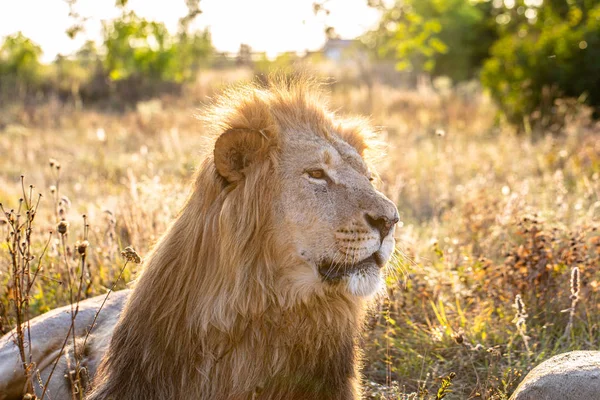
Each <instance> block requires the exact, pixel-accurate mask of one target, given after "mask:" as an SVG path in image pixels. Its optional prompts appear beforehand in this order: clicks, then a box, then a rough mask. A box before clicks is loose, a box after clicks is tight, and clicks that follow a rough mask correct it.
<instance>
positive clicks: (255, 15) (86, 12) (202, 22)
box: [0, 0, 379, 61]
mask: <svg viewBox="0 0 600 400" xmlns="http://www.w3.org/2000/svg"><path fill="white" fill-rule="evenodd" d="M313 1H314V0H201V1H200V9H201V10H202V14H200V15H199V16H198V17H197V19H196V21H195V24H194V27H199V28H203V27H208V28H209V29H210V31H211V33H212V38H213V44H214V46H215V47H216V48H217V49H218V50H221V51H230V52H236V51H237V50H238V49H239V46H240V44H241V43H247V44H249V45H250V46H251V47H252V49H253V50H255V51H266V52H267V53H268V54H269V56H274V55H276V54H277V53H281V52H284V51H300V52H301V51H304V50H315V49H318V48H320V47H321V46H322V45H323V43H324V41H325V37H324V27H325V24H327V25H330V26H333V27H334V28H335V30H336V31H337V33H338V34H340V35H341V37H342V38H348V39H350V38H354V37H356V36H358V35H360V34H362V33H363V32H365V31H366V30H367V29H370V28H373V27H374V26H375V24H376V22H377V20H378V16H379V15H378V12H377V11H376V10H374V9H371V8H369V7H368V6H367V0H329V1H328V2H327V8H328V9H329V10H331V14H330V15H329V16H325V15H320V16H318V17H316V16H315V15H314V14H313V8H312V3H313ZM114 4H115V1H114V0H78V1H77V6H76V7H77V8H76V10H77V11H78V12H79V13H80V14H81V15H83V16H85V17H89V20H88V21H87V22H86V24H85V28H86V30H85V32H83V33H80V34H79V35H78V36H77V37H76V38H75V40H71V39H69V38H68V37H67V35H66V34H65V30H66V28H68V27H69V26H71V25H72V20H71V19H70V18H69V16H68V14H69V9H68V6H67V4H66V3H65V2H64V1H63V0H0V37H4V36H6V35H9V34H12V33H15V32H18V31H22V32H23V34H24V35H25V36H27V37H29V38H31V39H32V40H33V41H34V42H36V43H38V44H39V45H40V46H41V47H42V49H43V50H44V56H43V60H44V61H52V60H53V59H54V57H55V56H56V54H58V53H61V54H70V53H72V52H74V51H75V50H76V49H78V48H79V47H81V45H82V44H83V43H84V42H85V41H86V40H87V39H94V40H98V39H99V38H100V32H101V21H102V20H106V19H111V18H114V17H117V16H118V15H119V10H118V9H117V8H116V7H115V5H114ZM128 7H129V8H131V9H133V10H134V11H135V12H136V13H137V14H138V15H140V16H142V17H144V18H148V19H151V20H155V21H161V22H164V23H165V24H166V25H167V28H169V29H170V30H171V31H172V32H174V31H175V30H176V29H177V21H178V19H179V18H180V17H182V16H184V15H185V14H186V12H187V8H186V6H185V1H184V0H129V5H128Z"/></svg>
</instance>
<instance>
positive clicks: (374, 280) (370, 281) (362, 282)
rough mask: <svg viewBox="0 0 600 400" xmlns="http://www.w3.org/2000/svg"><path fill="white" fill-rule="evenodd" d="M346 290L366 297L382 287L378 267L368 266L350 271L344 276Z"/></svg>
mask: <svg viewBox="0 0 600 400" xmlns="http://www.w3.org/2000/svg"><path fill="white" fill-rule="evenodd" d="M344 280H345V284H346V290H348V292H349V293H350V294H352V295H354V296H358V297H367V296H372V295H374V294H376V293H378V292H380V291H381V290H382V289H383V288H384V283H383V279H382V278H381V271H380V269H379V267H370V268H365V269H360V270H357V271H352V272H351V273H350V274H348V275H347V276H346V277H345V279H344Z"/></svg>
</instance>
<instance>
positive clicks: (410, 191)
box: [0, 71, 600, 400]
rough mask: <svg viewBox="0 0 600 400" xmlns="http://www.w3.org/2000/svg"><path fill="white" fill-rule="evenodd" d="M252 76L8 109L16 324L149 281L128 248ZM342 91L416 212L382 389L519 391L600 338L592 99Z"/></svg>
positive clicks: (2, 138)
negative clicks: (548, 102)
mask: <svg viewBox="0 0 600 400" xmlns="http://www.w3.org/2000/svg"><path fill="white" fill-rule="evenodd" d="M249 75H250V74H249V73H246V72H244V71H237V72H236V73H227V74H223V73H222V72H220V71H207V72H203V73H202V74H201V75H200V78H199V79H198V80H197V82H196V83H195V84H193V85H189V87H187V88H186V90H185V91H184V93H183V94H182V95H181V96H176V97H175V96H173V97H171V96H162V97H160V98H157V99H154V100H148V101H144V102H140V103H138V104H137V106H132V107H129V108H128V109H126V110H124V111H120V112H116V111H110V112H109V111H105V110H104V111H103V110H102V109H100V108H93V107H90V108H86V107H84V108H81V107H79V106H77V105H76V104H72V103H71V102H66V103H65V102H61V101H59V100H48V101H45V102H43V104H36V105H35V106H28V105H23V104H22V103H18V104H14V105H9V106H6V107H4V108H3V110H2V112H1V114H0V203H1V204H2V214H1V215H0V233H1V236H0V239H2V242H1V243H0V334H4V333H6V332H8V331H9V330H10V329H12V328H13V327H14V326H15V325H16V324H17V322H18V321H19V319H20V318H23V317H25V318H27V317H29V318H30V317H33V316H35V315H38V314H40V313H43V312H46V311H48V310H50V309H53V308H56V307H58V306H62V305H65V304H68V303H69V302H71V301H73V300H75V301H76V300H77V299H83V298H87V297H92V296H95V295H99V294H103V293H106V292H107V291H108V290H109V289H111V288H114V289H115V290H116V289H122V288H125V287H126V286H127V283H128V282H131V281H132V280H133V279H134V278H135V276H136V273H137V272H138V271H139V268H140V264H137V263H135V262H126V259H125V258H124V257H123V256H122V255H121V251H122V250H123V249H124V248H126V247H127V246H131V247H133V248H134V249H135V250H136V251H137V253H138V254H139V255H140V256H141V257H142V258H143V257H144V255H145V254H147V252H148V250H149V248H151V246H152V244H153V243H154V242H155V241H156V240H157V238H158V237H159V236H160V235H161V234H162V232H164V231H165V228H166V226H167V225H168V224H169V222H170V221H171V220H172V219H173V218H174V216H175V215H176V214H177V212H178V210H179V208H180V207H181V205H182V204H183V201H184V200H185V198H186V195H187V193H188V189H189V188H188V184H189V183H190V180H191V177H192V174H193V172H194V168H195V166H196V165H198V163H199V161H200V160H201V159H202V157H203V154H204V152H205V151H206V150H207V149H206V148H205V147H206V146H205V140H204V137H203V132H202V125H201V123H200V122H199V121H197V119H195V118H194V115H195V114H197V113H198V109H201V108H202V106H203V104H206V103H207V102H208V101H209V98H210V97H211V96H212V95H214V94H215V93H218V92H219V90H221V89H222V88H223V87H224V85H226V84H227V83H231V82H234V81H236V80H244V79H246V80H247V79H249ZM327 90H328V91H329V92H330V93H331V103H332V106H333V108H334V109H337V110H339V112H340V113H348V114H353V113H358V114H363V115H370V116H371V120H372V122H373V124H374V125H376V126H377V127H379V136H378V137H379V139H380V140H381V142H382V144H383V148H384V149H385V151H384V153H385V154H379V153H378V154H377V157H376V158H375V160H374V162H375V163H376V165H377V169H378V171H379V179H378V180H377V182H376V185H377V186H378V187H379V188H380V190H381V191H382V192H384V193H385V194H386V195H387V196H388V197H389V198H390V199H392V200H393V201H394V202H395V203H396V205H397V207H398V209H399V211H400V216H401V226H400V227H399V228H398V229H397V230H396V235H397V243H398V251H397V254H396V256H395V257H394V265H393V266H392V270H391V272H390V273H389V275H388V277H387V290H386V293H385V295H383V296H381V297H380V298H378V299H377V300H376V301H375V302H374V304H373V306H372V307H371V309H370V311H369V316H368V318H367V322H366V327H365V332H364V335H363V338H362V344H361V347H362V348H363V349H364V354H363V364H364V368H363V373H364V376H365V383H366V386H367V388H368V392H369V396H370V398H373V399H436V398H437V399H439V398H445V399H461V400H462V399H478V398H481V399H508V397H509V396H510V394H511V393H512V391H513V390H514V389H515V388H516V385H517V384H518V383H519V382H520V380H521V379H522V377H523V376H524V375H525V374H526V373H527V372H528V371H529V370H530V369H531V368H532V367H533V366H535V365H537V364H538V363H539V362H541V361H543V360H545V359H547V358H549V357H550V356H552V355H554V354H558V353H561V352H565V351H569V350H577V349H594V348H595V347H596V346H597V344H598V343H599V342H600V331H599V329H600V309H599V307H600V303H599V297H600V270H599V268H598V266H599V265H600V230H599V229H600V140H598V132H599V130H600V125H599V123H598V122H595V121H593V120H592V118H591V112H590V111H589V109H587V108H586V107H585V106H583V105H580V104H577V103H573V102H570V101H562V102H561V101H559V102H558V103H557V105H556V109H557V111H556V112H557V113H562V114H564V115H567V117H566V118H565V120H564V123H562V124H560V125H554V126H551V127H550V128H548V129H547V130H541V129H531V128H529V129H527V126H526V128H525V129H521V130H518V129H517V128H515V127H514V126H513V125H510V124H508V123H507V122H506V121H505V120H504V119H503V118H501V117H498V115H499V114H498V112H497V109H496V107H495V106H494V103H493V102H492V101H491V100H490V99H489V97H488V96H487V95H486V93H484V91H483V90H482V89H481V88H480V87H479V85H478V84H473V83H464V84H460V85H457V86H455V87H454V88H450V87H448V86H447V85H444V82H443V81H435V82H434V84H433V85H428V86H420V87H419V88H418V89H410V90H409V89H400V88H391V87H388V86H385V85H383V84H375V85H373V86H372V87H371V88H370V89H368V88H367V87H366V86H361V85H360V84H349V83H335V82H334V83H331V84H329V86H328V89H327ZM30 185H32V186H30ZM39 194H41V198H40V197H39ZM38 201H39V203H38ZM62 219H64V220H65V221H66V222H67V223H68V224H64V223H63V224H61V225H60V226H59V221H61V220H62ZM17 226H19V227H20V229H17V231H19V232H20V234H21V236H20V237H18V238H17V237H16V234H15V233H14V232H15V227H17ZM19 269H22V270H24V271H27V273H25V274H24V275H23V274H22V275H21V277H20V278H17V277H16V276H17V275H15V274H14V273H13V271H16V270H19ZM19 279H22V280H19ZM23 280H24V281H23ZM23 287H24V288H25V289H26V290H25V291H22V290H21V289H20V288H23ZM18 296H22V297H20V299H21V300H23V301H22V302H21V303H19V304H23V306H22V308H21V310H20V313H17V308H16V307H15V302H14V301H13V299H15V297H18ZM25 299H29V300H28V303H29V304H28V305H27V304H26V302H25V301H24V300H25ZM156 301H160V299H156ZM444 396H445V397H444Z"/></svg>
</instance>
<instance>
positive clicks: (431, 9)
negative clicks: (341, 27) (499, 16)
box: [364, 0, 497, 80]
mask: <svg viewBox="0 0 600 400" xmlns="http://www.w3.org/2000/svg"><path fill="white" fill-rule="evenodd" d="M372 5H374V6H376V7H379V8H381V9H382V11H383V17H382V19H381V22H380V24H379V27H378V29H377V30H376V31H374V32H370V33H369V34H367V35H366V36H365V37H364V41H365V43H366V44H367V46H369V47H371V48H373V49H375V50H376V51H377V56H378V57H381V58H391V59H395V60H397V62H398V63H397V66H398V68H399V69H401V70H408V71H417V72H419V71H424V72H429V73H431V74H433V75H446V76H449V77H451V78H452V79H454V80H464V79H469V78H472V77H474V76H475V75H476V73H477V72H478V69H479V67H480V66H481V64H482V62H483V60H484V59H485V58H486V57H487V56H488V49H489V47H490V46H491V44H492V43H493V41H494V40H495V39H496V37H497V33H496V27H495V24H493V23H490V19H489V16H490V14H491V12H492V5H491V3H490V2H485V1H472V0H398V1H397V2H396V3H395V5H394V6H393V7H391V8H386V7H385V6H384V5H383V4H382V3H377V4H372Z"/></svg>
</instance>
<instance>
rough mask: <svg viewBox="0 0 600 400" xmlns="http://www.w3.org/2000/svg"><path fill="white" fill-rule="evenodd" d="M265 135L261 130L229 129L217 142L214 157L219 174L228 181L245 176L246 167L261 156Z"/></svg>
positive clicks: (234, 180) (237, 179)
mask: <svg viewBox="0 0 600 400" xmlns="http://www.w3.org/2000/svg"><path fill="white" fill-rule="evenodd" d="M263 140H264V139H263V137H262V136H261V134H260V133H259V132H255V131H251V130H246V129H229V130H227V131H225V132H223V133H222V134H221V136H219V138H218V139H217V141H216V142H215V150H214V159H215V166H216V167H217V171H218V172H219V175H221V176H222V177H223V178H225V179H226V180H227V181H228V182H230V183H231V182H236V181H239V180H240V179H242V178H243V177H244V174H245V169H246V168H247V167H248V166H249V165H250V164H251V163H253V162H254V161H256V159H257V158H258V157H259V154H260V150H261V147H262V141H263Z"/></svg>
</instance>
